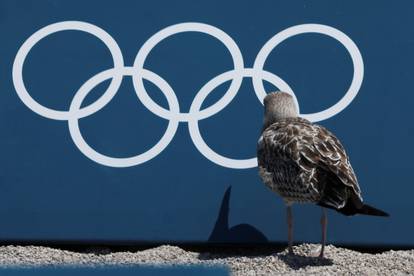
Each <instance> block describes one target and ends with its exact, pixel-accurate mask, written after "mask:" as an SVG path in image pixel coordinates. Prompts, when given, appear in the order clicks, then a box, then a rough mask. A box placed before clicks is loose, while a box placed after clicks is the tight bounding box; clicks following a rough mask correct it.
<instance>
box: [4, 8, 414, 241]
mask: <svg viewBox="0 0 414 276" xmlns="http://www.w3.org/2000/svg"><path fill="white" fill-rule="evenodd" d="M282 2H283V3H282ZM413 8H414V4H412V2H409V1H405V2H404V1H401V2H398V5H397V4H394V5H391V2H388V4H387V3H379V2H378V3H376V4H375V6H373V5H371V3H370V2H359V1H347V2H346V3H345V2H336V1H317V2H309V1H289V2H286V1H277V2H276V1H204V2H200V1H158V0H154V1H145V3H144V1H125V2H123V3H115V2H114V1H80V0H78V1H11V0H10V1H9V0H3V1H1V2H0V33H1V34H2V38H3V39H2V40H1V43H0V57H1V58H0V66H1V67H0V130H1V131H0V165H1V167H0V217H1V221H2V223H1V226H0V239H1V240H25V239H27V240H62V241H106V242H109V241H111V242H120V241H132V242H142V241H150V242H152V241H155V242H162V241H171V240H173V241H178V242H204V241H211V242H229V241H230V242H266V241H282V242H283V241H285V240H286V225H285V209H284V206H283V203H282V201H281V199H280V198H278V197H277V196H276V195H274V194H272V193H271V192H270V191H269V190H268V189H267V188H266V187H265V186H264V185H263V184H262V183H261V181H260V179H259V177H258V174H257V168H256V167H252V168H246V169H233V168H227V167H225V166H222V165H220V164H216V163H214V162H212V161H210V160H209V159H207V158H206V157H204V156H203V155H202V154H201V153H200V152H199V150H198V149H197V148H196V146H195V145H194V143H193V139H192V138H191V137H190V134H189V130H188V129H189V128H188V125H189V124H190V123H188V122H187V121H188V120H187V121H185V118H184V119H183V121H182V122H179V123H178V122H177V124H178V129H177V132H176V133H175V135H174V136H173V138H172V140H171V142H170V143H169V145H168V146H166V147H165V149H164V150H163V151H162V152H161V153H159V154H157V155H156V156H155V157H154V158H152V159H150V160H148V161H146V162H144V163H141V164H138V165H133V166H129V167H121V168H118V167H113V166H107V165H102V164H100V163H98V162H96V160H95V161H93V160H91V159H90V158H88V157H87V156H85V155H84V154H83V153H82V152H81V151H80V150H79V149H78V148H77V146H76V145H75V143H74V142H73V140H72V138H71V135H70V132H69V128H68V122H67V121H65V120H53V119H48V118H46V117H45V116H41V115H39V114H36V113H35V112H33V111H32V110H31V109H29V108H28V107H27V106H26V105H25V104H24V103H23V102H22V100H21V99H20V98H19V96H18V94H17V93H16V88H15V84H14V83H13V78H12V68H13V62H14V61H15V58H16V54H17V53H18V51H19V48H20V47H21V46H22V44H23V43H24V42H25V41H26V40H27V39H28V38H29V37H30V36H31V35H32V34H34V33H35V32H36V31H38V30H39V29H41V28H43V27H45V26H48V25H50V24H53V23H56V22H61V21H68V20H75V21H82V22H88V23H90V24H93V25H95V26H98V27H99V28H102V29H103V30H104V31H105V32H107V33H108V34H109V35H110V36H112V37H113V39H114V40H115V41H116V43H117V44H118V45H119V48H120V50H121V51H122V56H123V60H124V64H125V66H132V65H133V63H134V60H135V57H136V55H137V53H138V51H139V50H140V48H141V46H142V45H144V43H146V42H147V41H148V39H149V38H150V37H151V36H153V35H154V34H156V33H157V32H159V31H160V30H162V29H164V28H166V27H168V26H171V25H174V24H177V23H183V22H200V23H205V24H209V25H211V26H214V27H216V28H218V29H220V30H222V31H223V32H224V33H226V34H227V35H228V36H230V37H231V38H232V39H233V40H234V42H235V43H236V45H237V46H238V48H239V49H240V52H241V55H242V57H243V60H244V67H245V68H252V67H253V64H254V61H255V59H256V57H257V55H258V53H259V51H260V49H261V48H262V47H263V45H265V43H266V42H267V41H268V40H269V39H270V38H271V37H272V36H274V35H275V34H277V33H279V32H280V31H282V30H285V29H286V28H288V27H291V26H295V25H300V24H305V23H315V24H323V25H327V26H330V27H333V28H335V29H337V30H339V31H341V32H343V33H344V34H346V35H347V36H348V37H349V38H350V39H351V40H352V41H353V42H354V43H355V45H356V46H357V48H358V49H359V52H360V54H361V56H362V59H363V69H364V75H363V82H362V86H361V87H360V88H359V89H357V92H358V94H357V95H356V97H355V98H354V99H353V100H352V102H351V103H350V104H349V105H348V106H347V107H346V108H345V109H343V110H342V111H341V112H339V113H338V114H336V115H335V116H332V117H330V118H328V119H325V120H323V121H321V122H318V123H320V124H322V125H324V126H326V127H328V128H329V129H330V130H332V131H333V132H334V133H336V134H337V136H338V137H339V138H340V139H341V141H342V142H343V144H344V146H345V147H346V148H347V151H348V153H349V155H350V158H351V162H352V164H353V167H354V170H355V172H356V173H357V176H358V179H359V182H360V186H361V188H362V192H363V197H364V199H365V201H366V202H367V203H370V204H372V205H374V206H376V207H379V208H381V209H384V210H386V211H387V212H389V213H390V214H391V217H390V218H388V219H384V218H375V217H363V216H359V217H351V218H350V217H344V216H342V215H340V214H337V213H335V212H330V214H329V216H330V219H329V224H330V225H329V232H328V240H329V242H337V243H356V244H383V245H391V244H397V245H414V236H413V235H412V232H413V230H414V221H413V219H412V215H411V211H412V209H413V208H414V201H413V200H412V194H413V193H414V186H413V185H412V181H413V180H412V174H411V173H412V171H413V170H414V163H413V158H412V156H413V155H414V149H413V147H411V146H410V145H411V144H410V142H412V140H413V137H414V126H413V123H412V118H413V117H412V114H413V113H412V103H413V102H414V93H413V92H412V91H411V90H412V83H413V81H412V76H413V72H414V68H413V61H414V51H413V49H414V28H413V27H412V26H413V23H414V18H413V16H412V13H411V11H412V10H413ZM113 66H114V65H113V61H112V56H111V53H110V52H109V50H108V49H107V48H106V46H105V45H104V44H103V42H102V41H100V40H99V39H97V38H96V37H94V36H92V35H90V34H87V33H86V32H81V31H62V32H58V33H55V34H52V35H50V36H47V37H45V38H44V39H42V40H40V41H39V42H38V43H37V44H36V45H34V46H33V48H32V49H31V51H30V52H29V53H28V55H27V57H26V59H25V62H24V66H23V80H24V84H25V87H26V88H27V90H28V92H29V93H30V95H31V97H33V98H34V99H35V100H36V101H37V102H38V103H40V104H41V105H44V106H47V107H48V108H52V109H56V110H69V108H70V105H71V102H72V99H73V98H74V95H75V94H76V93H77V91H78V89H79V88H80V87H81V86H82V85H83V84H84V83H85V82H86V81H87V80H88V79H90V78H91V77H93V76H95V75H96V74H98V73H100V72H102V71H104V70H107V69H111V68H113ZM144 68H145V69H147V70H149V71H151V72H153V73H155V74H157V75H158V76H160V77H161V78H163V79H164V80H165V81H166V82H167V83H168V84H169V85H170V86H171V88H172V89H173V91H174V92H175V95H176V97H177V100H178V102H179V105H180V111H181V112H182V113H186V112H188V111H189V110H190V106H191V104H192V102H193V99H194V98H195V96H196V94H197V93H198V91H199V90H200V88H201V87H202V86H203V85H205V84H206V83H207V82H209V81H210V80H211V79H213V78H214V77H216V76H218V75H220V74H222V73H224V72H227V71H229V70H232V69H234V65H233V61H232V58H231V55H230V53H229V50H227V49H226V47H225V46H224V45H223V44H222V43H221V42H220V41H219V40H217V39H215V38H213V37H212V36H209V35H206V34H201V33H197V32H186V33H179V34H176V35H173V36H170V37H168V38H167V39H165V40H163V41H162V42H160V43H159V44H157V45H156V46H155V47H154V48H153V50H152V51H150V53H149V55H148V57H147V59H146V60H145V64H144ZM264 68H265V70H266V71H268V72H271V73H273V74H276V75H277V76H279V77H280V78H281V79H282V80H283V81H284V82H286V83H287V84H288V85H289V86H290V88H291V89H292V90H293V91H294V93H295V95H296V97H297V99H298V102H299V105H300V109H301V113H303V114H308V113H315V112H319V111H322V110H324V109H327V108H329V107H330V106H332V105H334V104H335V103H337V102H338V101H339V100H340V99H341V98H342V97H343V96H344V95H345V92H346V91H347V90H348V88H349V86H350V84H351V81H352V79H353V72H354V68H353V63H352V60H351V58H350V55H349V53H348V52H347V50H346V49H345V48H344V46H342V45H341V43H339V42H338V41H337V40H335V39H333V38H330V37H328V36H326V35H323V34H316V33H306V34H301V35H297V36H294V37H291V38H289V39H287V40H285V41H284V42H283V43H281V44H280V45H278V46H277V47H276V48H275V49H274V50H273V51H272V52H271V53H270V55H269V57H268V58H267V59H266V62H265V64H264ZM120 70H121V69H120ZM152 77H153V76H152ZM118 79H120V77H119V76H118ZM152 79H153V78H152ZM109 84H110V80H109V79H108V80H106V81H103V82H102V83H100V84H98V85H97V86H96V88H94V89H93V90H92V92H91V93H89V94H88V95H87V97H86V99H85V100H84V101H83V104H82V107H85V106H87V105H89V104H92V103H93V102H95V101H96V100H97V99H98V98H99V97H100V96H101V95H103V93H104V92H105V91H106V90H107V88H108V86H109ZM144 85H145V88H146V90H147V91H148V94H149V95H150V96H151V98H152V99H154V101H155V102H157V103H158V104H159V105H160V106H162V107H164V108H166V109H168V102H167V100H166V98H165V97H164V96H163V93H162V92H161V91H160V89H159V88H157V86H156V85H154V83H152V82H151V78H150V80H146V81H144ZM229 86H230V81H227V82H224V83H223V84H221V85H219V86H218V87H217V89H215V90H214V91H213V92H212V93H211V94H210V95H208V97H207V99H206V100H205V101H204V103H203V104H202V109H204V108H206V107H208V106H210V105H212V104H214V103H215V102H217V101H218V100H220V98H221V97H222V96H223V95H224V94H225V92H226V91H227V90H228V88H229ZM265 88H266V90H267V91H272V90H275V89H276V88H275V87H274V86H273V85H272V84H270V83H266V84H265ZM114 91H115V90H114ZM116 91H117V94H116V95H115V96H114V97H113V99H112V100H111V101H110V102H109V103H108V104H107V105H105V106H104V107H103V108H102V109H100V110H99V111H97V112H95V113H93V114H90V116H86V117H84V118H81V119H79V125H80V130H81V133H82V135H83V137H84V138H85V140H86V141H87V143H89V145H90V146H91V147H92V148H94V149H95V150H96V151H97V152H100V153H101V154H104V155H107V156H112V157H116V158H122V157H129V156H134V155H137V154H140V153H143V152H145V151H147V150H149V149H150V148H151V147H152V146H153V145H154V144H155V143H157V142H158V141H159V140H160V139H161V137H162V136H163V135H164V132H165V129H166V128H167V125H168V123H169V120H166V119H165V118H160V116H158V115H156V114H154V113H152V112H150V111H148V109H147V108H146V107H145V106H144V105H143V103H142V102H141V101H140V100H139V99H138V98H137V95H136V92H135V90H134V86H133V82H132V78H131V77H130V76H125V77H124V78H123V82H122V84H121V86H120V88H119V89H118V90H116ZM254 91H255V89H254V87H253V84H252V80H251V78H250V77H245V78H244V79H243V83H242V85H241V87H240V89H238V92H237V95H236V96H235V97H234V99H233V100H232V101H231V102H230V103H229V104H228V105H227V106H226V107H225V108H224V109H223V110H221V111H220V112H217V113H216V114H215V115H213V116H211V117H207V118H204V119H200V120H199V122H198V123H199V128H200V131H201V135H202V137H203V138H204V140H205V141H206V143H207V144H208V145H209V146H210V147H211V149H213V150H214V151H216V152H217V153H219V154H221V155H224V156H226V157H228V158H234V159H249V158H252V157H254V156H255V150H256V141H257V138H258V137H259V134H260V133H259V132H260V128H261V122H262V112H263V111H262V105H261V103H260V101H259V100H258V98H257V97H256V94H255V92H254ZM48 114H49V113H48ZM65 114H69V113H65ZM71 114H72V115H71V116H75V117H76V116H77V115H76V114H75V112H72V113H71ZM73 114H75V115H73ZM169 114H170V115H171V114H172V113H169ZM75 121H76V119H75ZM172 124H173V123H172ZM319 215H320V210H319V209H318V208H317V207H315V206H308V205H304V206H295V207H294V219H295V239H296V240H304V241H318V240H319V237H320V229H319V228H320V225H319Z"/></svg>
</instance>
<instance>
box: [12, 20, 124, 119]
mask: <svg viewBox="0 0 414 276" xmlns="http://www.w3.org/2000/svg"><path fill="white" fill-rule="evenodd" d="M67 30H77V31H83V32H87V33H90V34H91V35H94V36H96V37H97V38H99V39H100V40H102V42H103V43H105V45H106V46H107V47H108V49H109V51H110V52H111V55H112V58H113V61H114V68H115V69H116V70H115V72H114V74H113V79H112V80H111V84H110V85H109V87H108V89H107V90H106V91H105V93H104V94H103V95H102V96H101V97H100V98H99V99H98V100H97V101H95V102H94V103H92V104H90V105H88V106H86V107H84V108H82V109H81V110H80V112H79V113H78V115H79V116H81V117H85V116H88V115H91V114H93V113H95V112H96V111H98V110H100V109H101V108H102V107H104V106H105V105H106V104H107V103H108V102H109V101H110V100H111V99H112V97H113V96H114V95H115V94H116V92H117V91H118V89H119V86H120V85H121V82H122V74H121V73H120V72H117V69H121V70H122V67H123V66H124V61H123V57H122V52H121V49H120V48H119V46H118V44H117V43H116V41H115V40H114V39H113V38H112V37H111V36H110V35H109V34H108V33H107V32H105V31H104V30H102V29H101V28H99V27H97V26H95V25H92V24H89V23H86V22H81V21H63V22H59V23H55V24H51V25H48V26H46V27H44V28H42V29H40V30H38V31H37V32H35V33H34V34H32V35H31V36H30V37H29V38H28V39H27V40H26V41H25V42H24V43H23V45H22V46H21V47H20V49H19V51H18V52H17V55H16V58H15V60H14V63H13V83H14V87H15V89H16V92H17V95H18V96H19V98H20V99H21V100H22V102H23V103H24V104H25V105H26V106H27V107H28V108H30V109H31V110H33V111H34V112H35V113H37V114H39V115H41V116H43V117H46V118H49V119H54V120H67V119H68V118H69V116H70V114H69V112H68V111H61V110H55V109H52V108H48V107H45V106H43V105H41V104H39V103H38V102H37V101H35V100H34V99H33V98H32V96H30V94H29V92H28V91H27V89H26V87H25V85H24V82H23V64H24V61H25V59H26V57H27V54H28V53H29V52H30V50H31V49H32V47H33V46H34V45H36V44H37V43H38V42H39V41H40V40H41V39H43V38H45V37H46V36H48V35H50V34H53V33H56V32H60V31H67Z"/></svg>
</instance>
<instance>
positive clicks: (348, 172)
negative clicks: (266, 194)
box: [259, 118, 362, 201]
mask: <svg viewBox="0 0 414 276" xmlns="http://www.w3.org/2000/svg"><path fill="white" fill-rule="evenodd" d="M262 136H263V142H262V143H263V144H264V146H263V147H268V148H269V147H270V148H269V149H270V150H271V151H274V152H277V154H278V156H279V157H282V158H286V159H291V160H293V161H294V162H295V163H296V164H297V165H298V166H299V167H300V168H301V170H302V171H304V172H307V173H304V174H303V175H302V176H301V177H307V178H309V179H304V181H309V183H310V184H312V185H314V186H315V185H317V184H318V183H316V182H315V181H312V180H314V176H315V170H317V169H323V170H325V171H328V172H331V173H332V174H334V175H335V176H336V178H337V179H338V180H339V182H340V183H342V184H343V185H345V186H348V187H350V188H351V189H352V190H353V191H354V192H355V195H357V196H358V197H359V198H360V200H361V201H362V197H361V190H360V187H359V185H358V181H357V179H356V176H355V173H354V170H353V169H352V166H351V164H350V162H349V159H348V156H347V154H346V152H345V149H344V147H343V146H342V144H341V143H340V141H339V140H338V139H337V138H336V137H335V135H333V134H332V133H331V132H330V131H328V130H327V129H326V128H324V127H322V126H319V125H316V124H312V123H311V122H309V121H307V120H305V119H302V118H291V119H285V120H280V121H278V122H276V123H274V124H272V125H271V126H269V127H268V128H267V129H266V130H265V131H264V132H263V135H262ZM259 165H260V160H259ZM312 182H313V183H312ZM315 188H317V187H315Z"/></svg>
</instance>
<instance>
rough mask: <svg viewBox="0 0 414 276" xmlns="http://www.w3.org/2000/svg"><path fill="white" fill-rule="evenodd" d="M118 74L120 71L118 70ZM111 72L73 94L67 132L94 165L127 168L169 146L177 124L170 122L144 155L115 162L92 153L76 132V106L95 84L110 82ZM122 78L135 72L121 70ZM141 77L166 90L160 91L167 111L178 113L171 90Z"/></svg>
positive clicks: (159, 81) (144, 73)
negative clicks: (164, 98) (168, 109)
mask: <svg viewBox="0 0 414 276" xmlns="http://www.w3.org/2000/svg"><path fill="white" fill-rule="evenodd" d="M118 71H120V70H118ZM117 73H118V72H116V71H115V70H114V69H108V70H105V71H103V72H101V73H99V74H97V75H95V76H93V77H92V78H90V79H89V80H88V81H87V82H85V83H84V84H83V85H82V86H81V88H79V90H78V92H76V94H75V97H74V98H73V100H72V103H71V105H70V114H72V116H70V117H69V119H68V125H69V132H70V135H71V137H72V140H73V142H74V143H75V145H76V146H77V147H78V149H79V150H80V151H81V152H82V153H83V154H84V155H85V156H86V157H88V158H89V159H91V160H93V161H95V162H96V163H99V164H102V165H105V166H110V167H131V166H135V165H139V164H142V163H144V162H146V161H148V160H151V159H152V158H154V157H155V156H157V155H158V154H160V153H161V152H162V151H163V150H164V149H165V148H166V147H167V146H168V145H169V143H170V142H171V140H172V139H173V138H174V135H175V133H176V131H177V128H178V124H179V122H178V121H177V120H174V119H171V120H170V121H169V122H168V127H167V130H166V131H165V134H164V135H163V136H162V138H161V140H160V141H158V143H157V144H155V145H154V146H153V147H152V148H151V149H149V150H148V151H146V152H144V153H141V154H138V155H136V156H132V157H126V158H116V157H109V156H106V155H103V154H101V153H99V152H97V151H96V150H94V149H93V148H92V147H91V146H89V145H88V143H87V142H86V141H85V139H84V138H83V137H82V134H81V132H80V129H79V120H78V116H77V113H79V112H80V106H81V105H82V101H83V100H84V99H85V97H86V96H87V95H88V94H89V92H91V91H92V89H93V88H94V87H95V86H96V85H98V84H99V83H102V82H103V81H105V80H107V79H109V78H112V77H113V76H114V74H117ZM122 73H123V75H129V76H133V75H134V74H136V71H135V70H134V68H133V67H125V68H124V69H123V70H122ZM140 74H142V77H143V78H145V79H146V80H149V81H151V82H152V83H154V84H155V85H157V86H158V87H161V86H162V87H164V88H167V90H165V91H164V90H161V91H162V92H163V93H164V95H165V97H166V98H167V101H168V105H169V108H170V109H171V111H172V112H179V106H178V100H177V98H176V97H175V94H174V92H173V90H172V88H171V87H170V86H169V85H168V83H167V82H166V81H165V80H163V79H162V78H161V77H160V76H158V75H156V74H154V73H152V72H150V71H148V70H142V71H141V72H140Z"/></svg>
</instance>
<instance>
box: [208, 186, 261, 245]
mask: <svg viewBox="0 0 414 276" xmlns="http://www.w3.org/2000/svg"><path fill="white" fill-rule="evenodd" d="M230 195H231V186H230V187H228V188H227V190H226V192H225V193H224V196H223V200H222V201H221V207H220V211H219V215H218V218H217V221H216V224H215V225H214V229H213V231H212V232H211V234H210V237H209V238H208V242H211V243H236V242H243V243H266V242H268V239H267V238H266V236H265V235H263V233H262V232H260V231H259V230H258V229H256V228H255V227H253V226H251V225H249V224H246V223H243V224H238V225H235V226H233V227H231V228H229V211H230V207H229V205H230Z"/></svg>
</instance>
